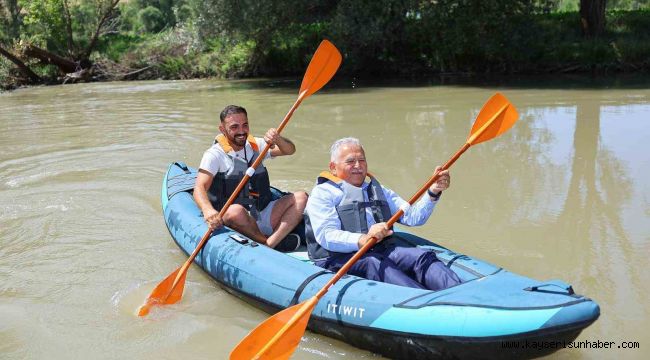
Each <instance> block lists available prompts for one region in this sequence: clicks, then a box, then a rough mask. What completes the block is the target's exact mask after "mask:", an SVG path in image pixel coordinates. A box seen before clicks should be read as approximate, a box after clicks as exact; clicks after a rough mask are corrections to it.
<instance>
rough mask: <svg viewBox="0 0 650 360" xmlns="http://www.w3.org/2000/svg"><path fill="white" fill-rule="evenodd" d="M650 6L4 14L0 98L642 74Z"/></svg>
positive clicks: (243, 0)
mask: <svg viewBox="0 0 650 360" xmlns="http://www.w3.org/2000/svg"><path fill="white" fill-rule="evenodd" d="M648 30H650V0H640V1H632V0H618V1H614V0H610V1H606V0H486V1H476V0H437V1H428V0H376V1H371V0H313V1H300V0H266V1H257V0H121V1H120V0H0V86H1V87H3V88H12V87H15V86H21V85H29V84H43V83H44V84H51V83H65V82H74V81H94V80H105V79H107V80H125V79H158V78H162V79H185V78H197V77H252V76H284V75H298V74H302V71H303V70H304V68H305V66H306V64H307V62H308V61H309V56H310V54H311V53H312V52H313V50H314V49H315V48H316V46H317V45H318V43H319V42H320V40H321V39H323V38H328V39H330V40H332V41H333V42H334V43H335V44H336V45H337V47H339V49H340V50H341V52H342V53H343V55H344V62H343V66H342V68H341V73H342V74H347V75H351V76H357V77H362V76H368V77H370V76H375V75H385V76H399V77H421V76H423V75H434V74H441V73H443V74H447V73H464V74H485V73H499V74H500V73H564V72H588V73H605V72H621V71H624V72H640V71H648V69H650V31H648Z"/></svg>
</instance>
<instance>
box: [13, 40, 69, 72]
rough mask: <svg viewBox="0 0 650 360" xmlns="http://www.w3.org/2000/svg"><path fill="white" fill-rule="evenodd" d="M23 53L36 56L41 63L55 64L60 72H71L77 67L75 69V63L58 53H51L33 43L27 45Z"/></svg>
mask: <svg viewBox="0 0 650 360" xmlns="http://www.w3.org/2000/svg"><path fill="white" fill-rule="evenodd" d="M23 53H24V54H25V56H29V57H33V58H36V59H38V60H40V61H42V62H43V63H46V64H51V65H55V66H57V67H58V68H59V70H61V72H64V73H73V72H75V71H77V70H79V69H77V63H76V62H74V61H72V60H68V59H66V58H62V57H60V56H59V55H56V54H53V53H51V52H49V51H47V50H45V49H41V48H39V47H37V46H34V45H27V46H25V48H24V49H23Z"/></svg>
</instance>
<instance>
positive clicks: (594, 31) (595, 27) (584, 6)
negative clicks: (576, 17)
mask: <svg viewBox="0 0 650 360" xmlns="http://www.w3.org/2000/svg"><path fill="white" fill-rule="evenodd" d="M606 6H607V0H580V22H581V23H582V33H583V34H584V35H585V36H587V37H590V38H593V37H597V36H598V35H600V34H602V33H603V31H604V30H605V8H606Z"/></svg>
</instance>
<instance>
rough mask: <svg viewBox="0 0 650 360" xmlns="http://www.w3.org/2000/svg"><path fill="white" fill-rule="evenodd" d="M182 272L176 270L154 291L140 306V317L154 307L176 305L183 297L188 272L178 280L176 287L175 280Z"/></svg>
mask: <svg viewBox="0 0 650 360" xmlns="http://www.w3.org/2000/svg"><path fill="white" fill-rule="evenodd" d="M180 270H181V268H178V269H176V271H174V272H172V273H171V274H169V276H167V277H166V278H165V280H163V281H162V282H161V283H160V284H158V286H156V288H155V289H153V291H152V292H151V294H150V295H149V297H148V298H147V300H146V301H145V303H144V304H143V305H142V306H140V310H139V311H138V316H145V315H147V314H148V313H149V310H151V307H153V306H156V305H169V304H175V303H177V302H178V301H179V300H180V299H181V298H182V297H183V289H184V288H185V277H186V276H187V271H185V272H183V274H182V276H181V277H180V279H178V284H176V287H174V280H175V279H176V276H178V272H179V271H180Z"/></svg>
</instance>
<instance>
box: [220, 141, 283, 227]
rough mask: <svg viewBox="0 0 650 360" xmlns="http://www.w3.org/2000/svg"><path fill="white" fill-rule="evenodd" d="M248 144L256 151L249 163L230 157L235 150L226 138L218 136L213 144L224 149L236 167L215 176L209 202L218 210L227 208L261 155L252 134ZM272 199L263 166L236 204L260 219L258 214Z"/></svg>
mask: <svg viewBox="0 0 650 360" xmlns="http://www.w3.org/2000/svg"><path fill="white" fill-rule="evenodd" d="M246 141H247V142H248V143H249V144H250V145H251V148H253V156H252V157H251V159H250V160H249V161H248V162H246V160H244V159H242V158H239V157H237V156H233V155H231V154H230V152H231V151H232V150H233V148H232V146H231V145H230V144H229V143H228V139H226V137H225V136H224V135H223V134H219V135H218V136H217V137H216V138H215V140H214V143H215V144H218V145H219V147H221V149H222V150H223V151H224V152H225V153H226V155H228V157H229V158H230V159H232V163H233V166H231V167H230V169H228V171H226V172H217V173H216V174H215V175H214V178H213V179H212V185H210V189H209V190H208V199H210V202H211V203H212V206H214V208H215V209H216V210H221V208H222V207H223V206H224V205H225V204H226V201H228V198H229V197H230V195H231V194H232V193H233V192H234V191H235V189H236V188H237V185H239V182H240V181H241V179H243V178H244V174H245V173H246V169H248V168H249V167H250V166H251V165H252V164H253V162H255V159H257V157H258V156H259V155H260V151H259V147H258V146H257V142H256V141H255V138H254V137H253V136H251V135H250V134H249V135H248V139H246ZM272 197H273V195H272V193H271V183H270V181H269V173H268V172H267V171H266V167H264V165H263V164H260V166H258V167H257V169H255V173H254V174H253V176H251V177H250V179H249V180H248V184H247V185H246V186H244V188H243V189H242V190H241V191H240V192H239V195H238V196H237V198H236V199H235V201H234V203H235V204H240V205H243V206H244V207H246V208H247V209H248V210H249V211H251V214H252V215H253V216H254V217H257V214H258V213H259V211H261V210H262V209H264V208H265V207H266V205H268V204H269V202H271V199H272Z"/></svg>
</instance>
